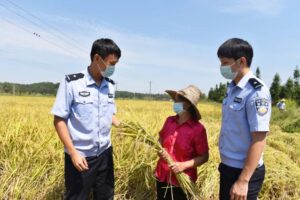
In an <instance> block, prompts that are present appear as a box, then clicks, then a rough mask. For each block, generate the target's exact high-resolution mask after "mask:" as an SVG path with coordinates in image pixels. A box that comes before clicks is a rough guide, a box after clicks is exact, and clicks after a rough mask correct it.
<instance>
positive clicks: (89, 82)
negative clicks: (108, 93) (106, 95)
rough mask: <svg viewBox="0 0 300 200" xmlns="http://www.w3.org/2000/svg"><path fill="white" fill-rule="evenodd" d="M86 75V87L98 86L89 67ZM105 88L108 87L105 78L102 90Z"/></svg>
mask: <svg viewBox="0 0 300 200" xmlns="http://www.w3.org/2000/svg"><path fill="white" fill-rule="evenodd" d="M85 75H86V78H85V80H86V85H87V86H89V85H93V84H95V85H97V84H96V82H95V80H94V79H93V77H92V76H91V74H90V72H89V67H87V69H86V71H85ZM105 86H108V82H107V80H106V79H105V78H103V79H102V81H101V84H100V88H103V87H105Z"/></svg>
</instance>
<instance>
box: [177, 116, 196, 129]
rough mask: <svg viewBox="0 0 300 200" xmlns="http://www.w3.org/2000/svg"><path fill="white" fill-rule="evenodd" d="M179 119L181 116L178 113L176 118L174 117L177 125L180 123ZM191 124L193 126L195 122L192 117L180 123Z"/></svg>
mask: <svg viewBox="0 0 300 200" xmlns="http://www.w3.org/2000/svg"><path fill="white" fill-rule="evenodd" d="M178 119H179V116H178V115H176V116H175V117H174V118H173V120H174V122H175V123H176V124H177V125H179V124H178V123H177V122H178ZM186 124H187V125H189V126H191V127H193V124H194V120H193V119H192V118H190V119H189V120H187V121H186V122H184V123H183V124H180V125H179V126H184V125H186Z"/></svg>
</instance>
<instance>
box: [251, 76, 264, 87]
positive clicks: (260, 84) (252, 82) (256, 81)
mask: <svg viewBox="0 0 300 200" xmlns="http://www.w3.org/2000/svg"><path fill="white" fill-rule="evenodd" d="M249 83H250V85H251V86H252V87H253V88H254V89H257V88H260V87H262V86H263V84H262V83H261V82H259V81H258V80H257V79H256V78H250V79H249Z"/></svg>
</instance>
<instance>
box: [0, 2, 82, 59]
mask: <svg viewBox="0 0 300 200" xmlns="http://www.w3.org/2000/svg"><path fill="white" fill-rule="evenodd" d="M0 6H2V7H3V8H5V9H7V10H8V11H10V12H11V13H13V14H15V15H17V16H18V17H20V18H22V19H25V20H27V21H29V22H30V23H32V24H34V25H35V26H36V27H38V28H40V24H38V23H36V22H35V21H33V20H31V19H29V18H27V17H25V16H24V15H21V14H19V13H18V12H16V11H15V10H13V9H11V8H9V7H7V6H5V5H4V4H1V3H0ZM6 21H7V20H6ZM10 23H11V22H10ZM46 32H47V31H46ZM48 34H50V35H52V36H53V34H51V33H49V32H48ZM38 35H39V34H38ZM36 36H37V35H36ZM39 37H40V38H41V36H40V35H39ZM54 37H57V36H54ZM43 40H45V41H47V42H48V43H50V44H52V45H54V46H56V47H59V48H62V49H64V50H67V51H68V52H71V54H74V52H73V51H70V50H69V49H67V48H66V47H62V46H61V45H57V44H55V43H54V42H51V41H50V40H47V39H45V38H43ZM60 40H62V39H60ZM63 41H64V40H63ZM64 42H65V41H64ZM71 45H72V46H73V44H71ZM80 51H82V50H81V49H80ZM82 52H83V51H82ZM75 54H76V53H75Z"/></svg>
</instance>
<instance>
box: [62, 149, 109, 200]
mask: <svg viewBox="0 0 300 200" xmlns="http://www.w3.org/2000/svg"><path fill="white" fill-rule="evenodd" d="M86 159H87V163H88V166H89V169H88V170H87V171H84V172H79V171H78V170H77V169H76V168H75V167H74V165H73V163H72V160H71V157H70V156H69V155H68V154H66V153H65V185H66V193H65V199H67V200H86V199H88V198H89V196H90V193H91V191H93V193H92V194H93V199H96V200H112V199H113V196H114V166H113V155H112V147H110V148H108V149H107V150H105V151H104V152H103V153H102V154H100V155H99V156H93V157H87V158H86Z"/></svg>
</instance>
